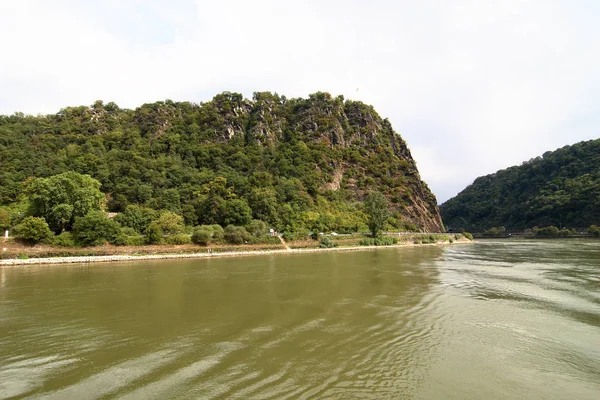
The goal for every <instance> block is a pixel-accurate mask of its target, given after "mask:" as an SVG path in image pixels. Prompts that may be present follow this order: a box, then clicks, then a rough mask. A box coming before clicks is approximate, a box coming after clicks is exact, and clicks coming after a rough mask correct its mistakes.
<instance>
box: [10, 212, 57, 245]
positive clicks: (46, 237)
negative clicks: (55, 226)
mask: <svg viewBox="0 0 600 400" xmlns="http://www.w3.org/2000/svg"><path fill="white" fill-rule="evenodd" d="M15 233H16V235H17V237H19V238H21V239H24V240H26V241H27V242H29V243H33V244H35V243H49V242H50V241H51V240H52V237H53V236H54V234H53V233H52V231H51V230H50V228H49V227H48V224H47V223H46V220H45V219H44V218H43V217H39V218H38V217H27V218H25V219H24V220H23V222H21V223H20V224H19V225H17V226H16V227H15Z"/></svg>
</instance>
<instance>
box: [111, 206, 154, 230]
mask: <svg viewBox="0 0 600 400" xmlns="http://www.w3.org/2000/svg"><path fill="white" fill-rule="evenodd" d="M157 214H158V213H157V212H156V211H154V210H153V209H151V208H147V207H141V206H136V205H129V206H127V208H125V211H123V212H122V213H119V214H118V215H117V216H116V217H115V221H117V222H118V223H119V224H121V226H128V227H130V228H133V229H135V231H136V232H138V233H141V234H145V233H146V230H147V229H148V226H149V225H150V223H151V222H152V221H153V220H155V219H156V217H157Z"/></svg>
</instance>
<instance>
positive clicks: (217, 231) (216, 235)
mask: <svg viewBox="0 0 600 400" xmlns="http://www.w3.org/2000/svg"><path fill="white" fill-rule="evenodd" d="M208 227H209V228H210V230H211V231H212V237H213V239H215V240H222V239H223V238H224V236H225V234H224V230H223V227H222V226H221V225H209V226H208Z"/></svg>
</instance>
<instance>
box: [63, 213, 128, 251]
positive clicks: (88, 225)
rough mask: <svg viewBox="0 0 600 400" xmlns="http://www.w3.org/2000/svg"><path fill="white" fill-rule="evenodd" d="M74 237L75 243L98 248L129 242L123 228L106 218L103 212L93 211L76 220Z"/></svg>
mask: <svg viewBox="0 0 600 400" xmlns="http://www.w3.org/2000/svg"><path fill="white" fill-rule="evenodd" d="M73 236H74V237H75V241H76V242H77V243H78V244H80V245H83V246H98V245H102V244H104V243H106V242H109V243H111V244H115V245H123V244H125V243H126V242H127V237H126V236H125V235H124V234H123V232H122V231H121V226H120V225H119V224H118V223H117V222H116V221H113V220H112V219H109V218H106V214H105V213H103V212H102V211H91V212H90V213H88V214H87V215H86V216H85V217H79V218H76V219H75V223H74V224H73Z"/></svg>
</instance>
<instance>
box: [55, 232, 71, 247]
mask: <svg viewBox="0 0 600 400" xmlns="http://www.w3.org/2000/svg"><path fill="white" fill-rule="evenodd" d="M52 244H53V245H54V246H59V247H75V238H74V237H73V234H72V233H71V232H63V233H61V234H60V235H57V236H54V238H53V239H52Z"/></svg>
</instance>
